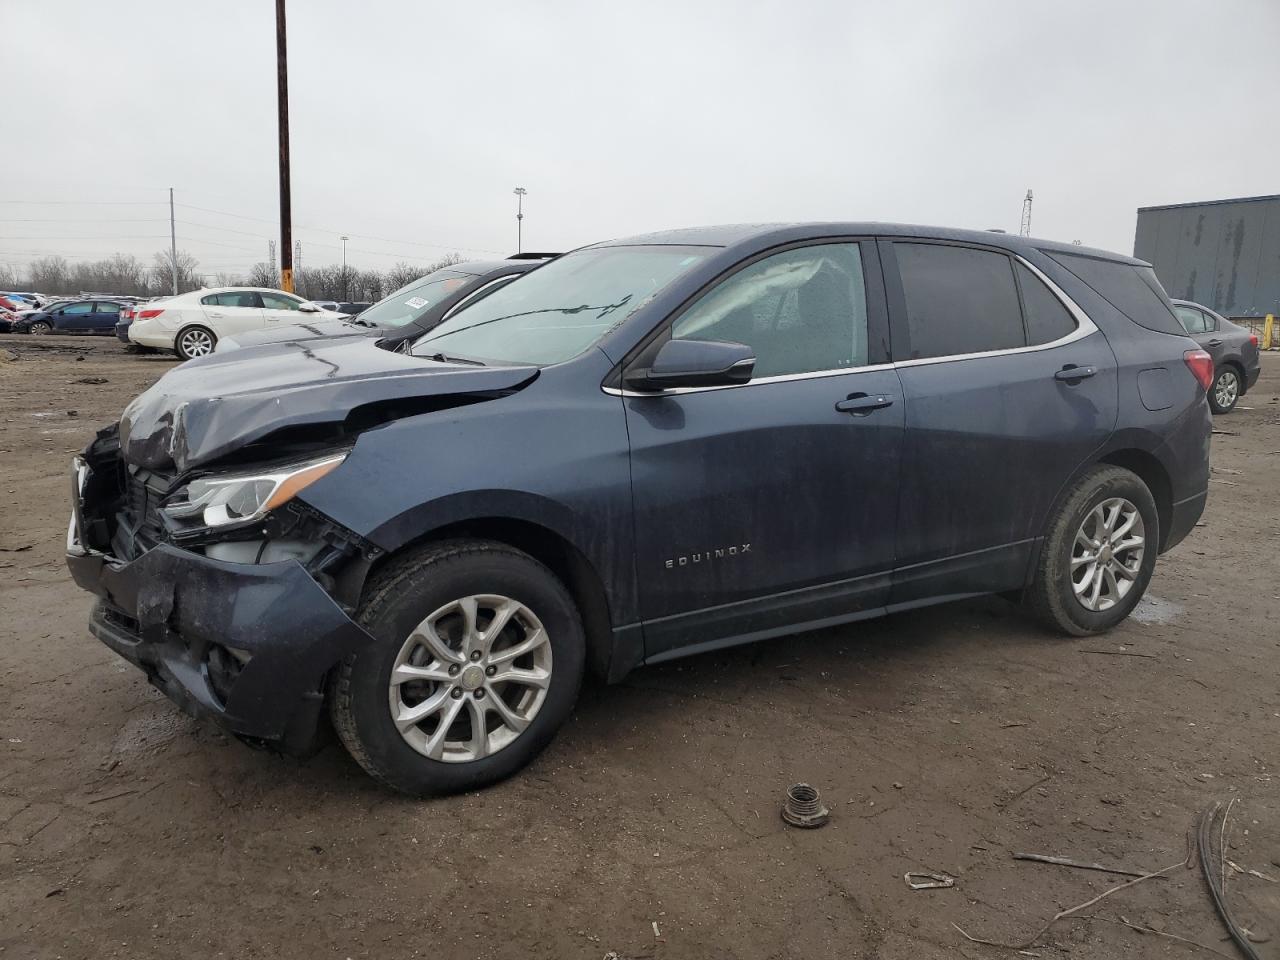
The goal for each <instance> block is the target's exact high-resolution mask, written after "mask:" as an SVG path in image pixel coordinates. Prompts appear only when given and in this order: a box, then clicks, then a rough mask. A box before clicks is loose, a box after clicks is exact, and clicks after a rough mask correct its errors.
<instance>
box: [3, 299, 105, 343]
mask: <svg viewBox="0 0 1280 960" xmlns="http://www.w3.org/2000/svg"><path fill="white" fill-rule="evenodd" d="M124 306H126V305H125V304H122V303H121V302H120V301H118V300H72V301H63V302H61V303H54V304H50V305H49V307H48V308H47V309H45V310H41V311H38V312H36V313H29V314H26V315H25V316H23V317H20V318H19V319H18V320H16V321H15V322H14V324H13V332H14V333H31V334H35V335H36V336H40V335H43V334H49V333H92V334H102V335H104V336H111V335H113V334H114V333H115V331H116V323H117V322H118V321H119V320H120V311H121V309H123V307H124Z"/></svg>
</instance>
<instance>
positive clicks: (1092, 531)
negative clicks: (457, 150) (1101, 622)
mask: <svg viewBox="0 0 1280 960" xmlns="http://www.w3.org/2000/svg"><path fill="white" fill-rule="evenodd" d="M1146 543H1147V540H1146V531H1145V528H1144V525H1143V523H1142V514H1141V513H1140V512H1139V511H1138V508H1137V507H1136V506H1134V505H1133V504H1132V503H1131V502H1129V501H1128V500H1126V499H1124V498H1123V497H1112V498H1111V499H1109V500H1104V501H1102V502H1101V503H1099V504H1098V505H1097V506H1095V507H1094V508H1093V509H1092V510H1091V511H1089V514H1088V516H1086V517H1085V518H1084V522H1083V523H1081V524H1080V529H1079V530H1077V531H1076V538H1075V542H1074V543H1073V544H1072V547H1071V587H1072V590H1073V591H1074V593H1075V596H1076V600H1078V601H1079V602H1080V604H1081V606H1083V607H1084V608H1085V609H1086V610H1091V611H1093V612H1095V613H1101V612H1102V611H1104V610H1110V609H1111V608H1112V607H1114V606H1115V605H1116V604H1117V603H1120V602H1121V601H1122V600H1123V599H1124V598H1125V597H1126V596H1128V594H1129V591H1130V590H1132V589H1133V586H1134V584H1135V583H1136V582H1137V580H1138V575H1139V573H1140V572H1141V570H1142V558H1143V555H1144V554H1145V552H1146Z"/></svg>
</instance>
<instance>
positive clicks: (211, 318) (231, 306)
mask: <svg viewBox="0 0 1280 960" xmlns="http://www.w3.org/2000/svg"><path fill="white" fill-rule="evenodd" d="M200 306H201V307H202V309H203V310H204V315H205V318H206V320H207V321H208V324H209V327H210V328H211V329H212V330H213V332H214V333H216V334H217V335H218V336H220V337H225V336H231V335H234V334H237V333H246V332H247V331H249V330H261V329H262V327H263V326H265V325H266V321H265V320H264V319H263V311H262V301H261V300H260V299H259V298H258V293H257V291H255V290H229V291H226V292H225V293H214V294H210V295H209V296H207V297H203V298H202V299H201V300H200Z"/></svg>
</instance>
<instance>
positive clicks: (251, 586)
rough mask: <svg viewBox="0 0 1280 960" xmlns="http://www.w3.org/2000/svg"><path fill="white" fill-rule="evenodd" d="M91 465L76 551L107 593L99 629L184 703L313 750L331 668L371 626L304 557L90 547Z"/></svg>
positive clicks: (98, 614) (76, 522)
mask: <svg viewBox="0 0 1280 960" xmlns="http://www.w3.org/2000/svg"><path fill="white" fill-rule="evenodd" d="M89 474H90V471H89V469H88V468H87V467H86V466H85V464H84V462H83V461H77V463H76V467H75V478H74V484H75V489H74V490H73V494H74V496H75V500H74V510H73V513H72V519H71V525H70V529H69V531H68V535H67V557H66V559H67V567H68V569H69V570H70V571H71V576H72V578H73V579H74V580H75V582H76V583H77V584H78V585H79V586H81V587H83V588H84V589H85V590H88V591H90V592H91V593H94V594H96V595H97V596H98V598H99V600H98V602H97V604H96V605H95V607H94V610H93V614H92V616H91V619H90V624H89V629H90V631H91V632H92V633H93V635H94V636H96V637H97V638H98V639H99V640H101V641H102V642H103V643H105V644H106V645H107V646H108V647H110V648H111V649H112V650H114V651H115V652H116V653H118V654H120V655H121V656H122V657H124V658H125V659H126V660H128V661H129V662H130V663H133V664H134V665H136V666H138V667H139V668H141V669H142V670H143V672H144V673H146V675H147V679H148V680H149V681H150V682H151V683H152V684H154V685H155V686H156V687H158V688H159V689H160V690H161V691H163V692H164V694H165V695H166V696H168V697H169V699H171V700H173V701H174V702H175V703H176V704H178V705H179V706H180V707H181V708H182V709H183V710H185V711H186V712H188V713H190V714H193V715H195V716H199V717H206V718H210V719H213V720H215V721H216V722H218V723H219V724H221V725H222V726H223V727H225V728H226V729H228V730H229V731H231V732H232V733H235V734H237V735H238V736H241V737H244V738H246V739H250V740H255V741H261V742H265V743H267V744H270V745H272V746H275V747H277V748H278V749H280V750H282V751H284V752H288V753H298V754H300V753H306V752H308V751H309V750H310V749H311V748H312V746H313V745H314V743H315V740H316V733H317V730H318V729H319V719H320V712H321V710H322V708H323V705H324V684H325V678H326V676H327V674H328V672H329V670H330V669H331V668H332V667H333V666H334V665H335V664H336V663H338V662H339V661H340V660H342V659H343V658H344V657H345V656H347V655H348V654H351V653H353V652H355V651H357V650H359V649H361V648H362V647H363V646H364V645H365V644H368V643H371V642H372V639H371V638H370V636H369V635H368V633H366V632H365V630H364V629H363V628H362V627H360V626H359V625H357V624H356V623H355V622H354V621H353V620H351V618H350V617H349V616H348V615H347V614H346V613H345V612H344V610H343V609H342V607H340V606H339V605H338V603H337V602H335V600H334V599H333V598H332V597H331V596H330V595H329V593H327V592H326V591H325V589H324V588H323V587H322V586H321V585H320V584H319V583H318V582H317V581H316V580H315V579H314V578H313V577H312V576H311V575H310V574H309V573H308V572H307V570H306V569H305V568H304V567H303V566H302V564H300V563H299V562H298V561H297V560H285V561H282V562H278V563H264V564H251V563H230V562H226V561H222V560H214V559H211V558H209V557H206V556H203V555H201V554H199V553H197V552H194V551H191V550H186V549H182V548H179V547H175V546H173V545H170V544H165V543H162V544H159V545H158V546H155V547H153V548H152V549H150V550H148V551H146V552H145V553H143V554H141V555H140V556H138V557H137V558H136V559H133V560H130V561H125V560H121V559H118V558H116V557H112V556H110V555H108V554H107V553H104V552H101V551H99V550H95V549H93V548H92V547H90V546H87V545H86V544H85V542H84V536H83V524H84V523H85V522H86V521H85V515H86V513H92V510H86V506H85V504H84V501H83V498H82V497H81V491H82V490H83V489H84V485H85V481H86V478H87V477H88V475H89ZM90 522H92V521H90Z"/></svg>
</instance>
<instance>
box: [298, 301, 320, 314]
mask: <svg viewBox="0 0 1280 960" xmlns="http://www.w3.org/2000/svg"><path fill="white" fill-rule="evenodd" d="M298 312H299V313H319V312H320V308H319V307H317V306H316V305H315V304H314V303H304V304H302V305H301V306H300V307H298Z"/></svg>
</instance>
